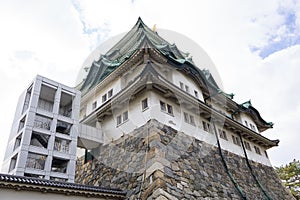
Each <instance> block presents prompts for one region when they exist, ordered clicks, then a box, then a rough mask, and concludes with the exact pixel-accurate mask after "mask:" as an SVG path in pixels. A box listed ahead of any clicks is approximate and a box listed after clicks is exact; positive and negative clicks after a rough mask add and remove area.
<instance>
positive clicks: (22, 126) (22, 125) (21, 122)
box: [18, 116, 26, 132]
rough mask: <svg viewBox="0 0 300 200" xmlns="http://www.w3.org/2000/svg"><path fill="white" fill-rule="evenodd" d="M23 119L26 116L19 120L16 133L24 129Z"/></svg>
mask: <svg viewBox="0 0 300 200" xmlns="http://www.w3.org/2000/svg"><path fill="white" fill-rule="evenodd" d="M25 118H26V116H25V117H23V118H22V119H21V120H20V122H19V128H18V132H19V131H20V130H21V129H22V128H24V126H25Z"/></svg>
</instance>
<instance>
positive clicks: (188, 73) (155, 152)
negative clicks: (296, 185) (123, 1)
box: [2, 18, 292, 199]
mask: <svg viewBox="0 0 300 200" xmlns="http://www.w3.org/2000/svg"><path fill="white" fill-rule="evenodd" d="M86 70H87V72H88V73H87V75H86V77H85V78H84V79H83V81H82V82H81V83H80V84H79V85H77V86H76V88H72V87H68V86H65V85H62V84H60V83H57V82H55V81H52V80H49V79H47V78H45V77H41V76H37V77H36V78H35V79H34V81H33V82H32V83H31V84H30V86H29V87H28V89H26V91H25V92H24V93H23V94H22V95H21V97H20V101H19V104H18V107H17V111H16V115H15V120H14V123H13V128H12V130H11V135H10V138H9V143H8V147H7V151H6V155H5V161H4V163H3V167H2V171H3V172H5V173H8V174H13V175H17V176H25V177H33V178H42V179H47V180H53V181H65V182H70V183H73V182H75V183H80V184H84V185H92V186H100V187H104V188H119V189H121V190H123V191H126V197H127V198H128V199H292V196H291V194H290V193H289V192H288V191H287V190H286V189H285V188H284V187H283V186H282V184H281V182H280V180H279V178H278V177H277V175H276V173H275V172H274V170H273V168H272V166H271V163H270V161H269V158H268V154H267V150H268V149H269V148H272V147H274V146H277V145H278V143H279V141H278V140H270V139H268V138H266V137H264V136H263V135H262V132H263V131H265V130H267V129H269V128H272V126H273V124H272V123H271V122H266V121H265V120H264V119H263V118H262V117H261V115H260V113H259V112H258V110H257V109H255V108H254V107H253V106H252V104H251V102H250V101H247V102H244V103H237V102H235V101H234V100H233V94H227V93H225V92H224V91H223V90H222V89H221V88H220V87H219V86H218V84H217V82H216V81H215V79H214V77H213V76H212V74H211V73H210V72H209V71H208V70H206V69H203V66H196V64H195V63H194V62H193V60H192V58H191V57H190V55H189V54H188V53H185V52H182V51H181V50H180V49H178V48H177V46H176V45H175V44H170V43H169V42H168V41H166V40H165V39H164V38H162V37H161V36H160V35H159V34H158V33H157V32H156V30H151V29H150V28H148V27H147V26H146V25H145V24H144V22H143V21H142V20H141V19H140V18H139V19H138V21H137V22H136V24H135V25H134V27H133V28H132V29H131V30H130V31H129V32H128V33H127V34H126V35H125V36H124V37H123V38H122V39H121V40H120V41H119V42H117V43H116V44H115V45H114V46H112V47H111V49H110V50H109V51H107V52H106V53H105V54H104V55H101V56H100V57H99V59H97V60H95V61H94V62H93V63H92V64H91V66H88V67H87V68H86ZM78 147H79V148H83V149H85V155H84V156H83V157H81V158H79V159H77V160H76V149H77V148H78Z"/></svg>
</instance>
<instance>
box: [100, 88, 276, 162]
mask: <svg viewBox="0 0 300 200" xmlns="http://www.w3.org/2000/svg"><path fill="white" fill-rule="evenodd" d="M145 98H148V106H149V108H148V109H146V110H144V111H142V107H141V101H142V100H143V99H145ZM160 100H161V101H163V102H165V103H167V104H170V105H171V106H172V107H173V115H170V114H167V113H165V112H162V111H161V109H160ZM126 110H128V117H129V120H128V121H127V122H125V123H123V124H121V125H119V126H117V125H116V117H117V116H118V115H119V114H121V113H123V112H124V111H126ZM183 112H186V113H188V114H190V115H193V113H192V112H191V111H188V110H186V109H185V108H182V107H180V105H177V104H175V103H174V102H172V101H170V100H168V99H165V98H164V97H162V96H160V95H159V94H157V93H155V92H152V91H148V92H145V93H143V94H142V95H140V96H138V97H136V99H134V100H133V101H131V102H130V105H129V104H128V105H125V106H123V109H121V110H118V111H114V112H113V116H111V117H109V118H106V119H105V121H104V122H102V130H103V133H104V140H105V142H109V141H111V140H112V139H117V138H119V137H121V136H122V135H123V134H128V133H130V132H132V131H133V130H134V129H136V128H138V127H140V126H142V125H144V124H145V123H146V122H147V121H148V120H149V119H156V120H157V121H159V122H160V123H163V124H166V125H168V126H170V127H172V128H174V129H176V130H178V131H182V132H184V133H185V134H187V135H189V136H192V137H195V138H197V139H199V140H201V141H205V142H206V143H208V144H211V145H214V146H216V144H217V140H216V137H215V134H212V133H209V132H206V131H204V130H203V127H202V121H206V120H204V119H202V118H201V117H200V116H197V115H193V116H194V117H195V126H194V125H191V124H188V123H186V122H184V116H183ZM206 122H208V121H206ZM218 128H219V127H217V129H218ZM225 131H226V134H227V138H228V140H224V139H222V138H219V140H220V144H221V148H222V149H224V150H227V151H229V152H232V153H235V154H237V155H240V156H242V157H244V152H243V149H242V147H241V146H238V145H235V144H234V143H233V141H232V136H231V135H232V134H234V133H232V132H230V131H228V130H225ZM235 136H237V135H235ZM249 143H250V145H251V148H252V151H248V150H247V153H248V152H249V153H248V158H249V159H251V160H254V161H256V162H260V163H263V164H265V165H269V166H270V165H271V164H270V161H269V159H268V158H267V157H266V156H265V153H264V149H263V148H261V147H260V149H261V155H258V154H257V153H255V150H254V144H252V143H251V142H249ZM256 146H258V145H256Z"/></svg>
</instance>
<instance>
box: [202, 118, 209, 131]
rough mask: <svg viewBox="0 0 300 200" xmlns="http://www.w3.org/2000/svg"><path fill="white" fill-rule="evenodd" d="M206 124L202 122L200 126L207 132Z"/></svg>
mask: <svg viewBox="0 0 300 200" xmlns="http://www.w3.org/2000/svg"><path fill="white" fill-rule="evenodd" d="M206 124H207V123H206V122H205V121H202V125H203V130H204V131H206V132H208V128H207V125H206Z"/></svg>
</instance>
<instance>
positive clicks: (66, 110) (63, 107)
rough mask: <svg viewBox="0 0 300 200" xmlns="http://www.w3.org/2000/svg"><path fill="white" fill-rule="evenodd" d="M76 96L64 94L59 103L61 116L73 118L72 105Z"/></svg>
mask: <svg viewBox="0 0 300 200" xmlns="http://www.w3.org/2000/svg"><path fill="white" fill-rule="evenodd" d="M73 99H74V96H73V95H71V94H68V93H67V91H66V92H62V93H61V96H60V103H59V114H60V115H63V116H65V117H71V116H72V104H73Z"/></svg>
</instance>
